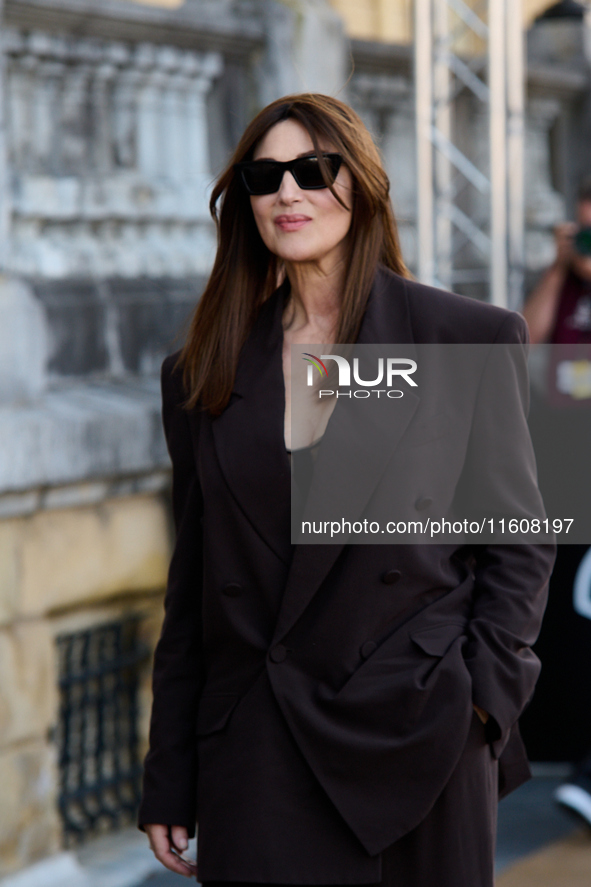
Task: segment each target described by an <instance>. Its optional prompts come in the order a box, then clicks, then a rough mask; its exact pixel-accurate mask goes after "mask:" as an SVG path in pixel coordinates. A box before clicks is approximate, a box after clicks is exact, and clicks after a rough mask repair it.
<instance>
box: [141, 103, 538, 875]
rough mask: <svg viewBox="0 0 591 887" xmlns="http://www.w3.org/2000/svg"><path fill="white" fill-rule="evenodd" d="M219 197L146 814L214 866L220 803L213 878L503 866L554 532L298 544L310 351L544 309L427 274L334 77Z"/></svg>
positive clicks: (170, 427) (185, 374)
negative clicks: (513, 304)
mask: <svg viewBox="0 0 591 887" xmlns="http://www.w3.org/2000/svg"><path fill="white" fill-rule="evenodd" d="M220 198H222V203H221V211H220V214H219V247H218V252H217V256H216V261H215V264H214V268H213V271H212V274H211V277H210V279H209V282H208V284H207V287H206V289H205V292H204V294H203V296H202V298H201V301H200V303H199V305H198V307H197V309H196V312H195V317H194V320H193V324H192V327H191V330H190V333H189V337H188V340H187V344H186V345H185V347H184V349H183V350H182V352H181V353H180V355H173V356H172V357H170V358H167V360H166V361H165V362H164V365H163V372H162V385H163V404H164V407H163V416H164V427H165V431H166V438H167V442H168V447H169V451H170V455H171V458H172V463H173V507H174V516H175V522H176V530H177V541H176V547H175V550H174V555H173V558H172V563H171V567H170V575H169V584H168V590H167V595H166V602H165V609H166V615H165V620H164V625H163V629H162V635H161V638H160V641H159V643H158V647H157V650H156V655H155V665H154V704H153V711H152V722H151V733H150V751H149V753H148V756H147V758H146V763H145V779H144V795H143V800H142V805H141V810H140V820H139V821H140V827H142V828H144V829H145V830H146V831H147V832H148V834H149V837H150V843H151V846H152V849H153V850H154V852H155V854H156V856H157V857H158V858H159V859H160V860H161V861H162V862H163V863H164V865H166V866H167V867H168V868H170V869H171V870H173V871H176V872H179V873H181V874H189V875H191V874H194V873H195V867H194V866H191V865H190V864H189V863H187V862H184V861H182V859H181V858H180V854H182V851H183V850H184V849H185V848H186V847H187V839H188V837H190V836H192V835H193V834H194V830H195V822H196V820H197V821H198V823H199V850H198V873H199V874H198V877H199V879H200V881H201V882H202V883H204V884H206V885H213V884H216V883H217V882H220V883H225V884H228V883H229V882H250V883H251V884H252V883H259V884H302V885H303V884H382V885H392V887H394V885H396V887H433V885H435V884H437V885H438V887H460V885H465V887H476V885H478V887H492V883H493V882H492V871H493V852H494V837H495V821H496V820H495V817H496V804H497V796H498V789H497V785H498V779H499V777H498V773H497V767H498V759H499V757H500V756H501V753H502V752H503V761H502V763H503V775H502V779H501V783H502V786H503V787H504V790H505V791H506V790H509V789H511V788H514V787H515V786H516V785H518V784H520V782H522V781H523V780H524V779H525V778H527V762H526V761H525V757H524V752H523V747H522V745H521V744H520V741H519V736H518V733H517V730H516V726H515V725H516V721H517V718H518V716H519V714H520V712H521V711H522V709H523V707H524V706H525V704H526V702H527V701H528V699H529V697H530V696H531V693H532V691H533V686H534V683H535V680H536V677H537V674H538V670H539V663H538V661H537V659H536V658H535V656H534V655H533V654H532V652H531V650H530V649H529V646H530V644H532V643H533V641H534V640H535V638H536V635H537V632H538V629H539V625H540V621H541V616H542V611H543V607H544V603H545V588H546V583H547V579H548V575H549V572H550V569H551V564H552V560H553V548H552V547H551V546H541V545H540V546H527V545H513V546H504V547H501V546H496V547H494V546H480V547H475V546H473V547H469V546H467V545H463V546H461V545H459V544H458V545H455V546H454V545H397V546H394V545H354V544H348V545H298V546H293V547H292V545H291V542H290V465H289V452H288V451H289V449H291V429H290V403H289V396H290V373H291V369H290V348H291V346H292V345H293V344H298V343H305V344H308V345H309V344H311V343H317V344H318V345H319V346H321V347H322V345H323V344H325V343H332V342H339V343H347V342H370V343H371V342H373V343H378V342H384V343H388V342H398V343H411V342H427V343H439V342H441V343H454V342H475V343H478V342H481V343H490V342H494V341H497V342H510V343H511V342H515V343H519V342H523V341H524V340H525V339H526V335H527V334H526V328H525V324H524V322H523V320H522V319H521V318H520V317H519V316H518V315H516V314H513V313H510V312H507V311H503V310H501V309H497V308H494V307H491V306H488V305H483V304H479V303H476V302H473V301H471V300H468V299H464V298H461V297H459V296H454V295H451V294H449V293H444V292H441V291H438V290H435V289H431V288H428V287H424V286H420V285H419V284H416V283H414V282H411V281H410V280H408V279H407V276H406V272H405V267H404V264H403V261H402V258H401V255H400V250H399V246H398V240H397V235H396V227H395V223H394V218H393V214H392V210H391V205H390V200H389V194H388V179H387V176H386V174H385V172H384V170H383V168H382V166H381V163H380V159H379V155H378V152H377V150H376V148H375V146H374V145H373V143H372V140H371V138H370V136H369V134H368V132H367V130H366V129H365V127H364V125H363V123H362V122H361V120H360V119H359V118H358V117H357V115H356V114H355V113H354V112H353V111H352V110H351V109H350V108H349V107H348V106H346V105H345V104H343V103H342V102H339V101H338V100H336V99H333V98H329V97H327V96H322V95H310V94H305V95H299V96H291V97H287V98H284V99H280V100H278V101H276V102H274V103H273V104H271V105H269V106H268V107H267V108H265V109H264V110H263V111H262V112H261V113H260V114H259V115H258V116H257V117H256V118H255V120H254V121H253V122H252V123H251V124H250V125H249V126H248V128H247V130H246V132H245V133H244V136H243V137H242V140H241V142H240V144H239V145H238V148H237V149H236V152H235V155H234V157H233V158H232V161H231V163H230V164H229V166H228V168H227V169H226V171H225V172H224V173H223V174H222V176H221V177H220V179H219V181H218V183H217V185H216V187H215V188H214V192H213V195H212V202H211V205H212V211H213V214H214V217H216V211H215V208H216V205H217V202H218V200H219V199H220ZM278 282H280V286H279V287H277V284H278ZM321 347H320V350H319V351H318V353H319V354H320V353H321ZM511 397H513V398H514V399H515V401H516V402H518V408H517V414H518V417H520V418H519V421H521V419H522V418H523V415H522V414H523V410H522V408H521V403H520V401H519V397H520V395H519V392H518V391H517V389H516V390H515V392H513V393H512V394H511ZM468 418H469V419H470V422H468V426H469V425H470V424H472V425H474V429H473V433H478V432H479V431H480V430H481V429H480V426H479V424H478V421H477V420H476V419H474V420H472V419H471V417H468ZM462 433H463V432H462ZM314 435H315V430H314V429H312V430H311V432H310V434H309V436H308V437H309V439H308V440H302V439H298V441H297V446H298V447H299V446H302V445H304V444H306V443H308V444H311V443H313V441H314ZM483 436H484V437H485V438H486V437H490V435H489V434H488V433H485V434H483ZM465 443H466V441H459V444H458V445H459V446H463V445H464V444H465ZM528 458H529V457H528V456H527V455H526V456H525V457H524V459H525V462H524V466H523V470H524V474H525V476H526V477H528V478H529V477H530V476H531V477H533V474H532V466H531V464H530V463H529V462H527V459H528ZM447 473H448V474H450V476H451V473H452V472H451V471H449V470H448V471H447ZM454 482H455V481H454ZM530 487H531V490H530V491H529V492H530V493H531V498H532V501H537V500H536V496H537V490H536V489H535V482H534V481H533V480H532V481H531V483H530ZM417 492H418V493H421V492H422V494H423V495H422V496H420V497H419V498H417V501H416V507H417V509H423V510H424V509H428V508H429V505H430V503H431V502H432V500H431V499H430V498H429V497H428V496H425V495H424V493H425V491H424V490H423V491H421V490H417ZM501 492H502V494H504V492H505V491H501ZM507 496H508V498H509V499H510V496H509V494H507Z"/></svg>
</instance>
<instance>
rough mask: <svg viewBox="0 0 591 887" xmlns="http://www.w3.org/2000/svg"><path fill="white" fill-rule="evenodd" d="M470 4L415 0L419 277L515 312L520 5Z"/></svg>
mask: <svg viewBox="0 0 591 887" xmlns="http://www.w3.org/2000/svg"><path fill="white" fill-rule="evenodd" d="M469 2H470V3H471V4H472V5H469V3H467V2H465V0H415V89H416V99H415V101H416V120H417V169H418V259H419V261H418V275H419V279H420V280H422V281H423V282H424V283H430V284H432V285H434V286H440V287H443V288H445V289H452V290H454V289H455V290H458V289H460V290H462V289H464V290H465V289H466V287H472V291H473V292H477V293H478V294H482V295H484V296H485V297H487V298H488V300H489V301H491V302H493V303H494V304H496V305H501V306H504V307H507V306H508V307H511V308H516V307H518V306H519V305H520V302H521V297H522V289H523V140H524V122H523V107H524V85H523V84H524V79H523V30H522V16H521V8H520V6H521V4H520V3H519V2H518V0H516V2H511V6H510V7H509V2H510V0H481V2H479V0H469ZM468 97H469V98H468ZM462 102H463V109H464V110H463V115H464V119H463V125H460V124H459V122H458V107H459V104H460V103H462ZM466 108H468V109H469V113H468V114H466ZM483 145H484V148H485V149H484V150H482V148H483Z"/></svg>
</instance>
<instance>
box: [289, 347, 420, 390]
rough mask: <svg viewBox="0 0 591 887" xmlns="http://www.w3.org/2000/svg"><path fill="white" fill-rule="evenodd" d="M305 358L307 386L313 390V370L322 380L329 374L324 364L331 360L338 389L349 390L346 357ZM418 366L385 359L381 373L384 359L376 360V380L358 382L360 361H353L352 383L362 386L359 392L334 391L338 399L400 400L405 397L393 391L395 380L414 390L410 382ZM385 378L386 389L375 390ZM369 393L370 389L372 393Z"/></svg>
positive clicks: (410, 361)
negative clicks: (399, 380)
mask: <svg viewBox="0 0 591 887" xmlns="http://www.w3.org/2000/svg"><path fill="white" fill-rule="evenodd" d="M304 355H305V356H304V357H303V358H302V360H305V361H306V362H307V363H308V378H307V384H308V386H310V387H311V386H312V385H313V384H314V367H316V369H317V370H318V372H319V373H320V375H321V376H322V377H327V376H328V370H327V368H326V364H325V363H324V361H325V360H334V361H335V362H336V364H337V367H338V371H339V382H338V384H339V388H350V387H351V365H350V363H349V361H348V360H347V358H346V357H342V356H341V355H340V354H321V355H320V357H317V356H316V355H315V354H310V353H309V352H307V351H305V352H304ZM416 369H417V362H416V361H415V360H411V359H410V358H409V357H387V358H386V363H385V370H384V358H383V357H380V358H378V369H377V376H376V378H375V379H371V380H368V379H361V378H360V374H359V358H358V357H354V358H353V380H354V382H355V383H356V384H357V385H361V386H363V387H362V388H358V389H355V390H353V391H337V392H336V396H337V397H351V396H353V397H361V398H365V397H371V395H372V394H375V395H376V396H377V397H379V396H380V395H381V394H385V395H386V397H390V398H399V397H403V396H404V391H401V390H400V389H399V388H394V387H393V384H394V379H395V378H396V379H403V380H404V381H405V382H406V383H407V384H408V385H410V386H411V387H412V388H416V387H417V383H416V382H415V380H414V379H412V378H411V376H412V374H413V373H415V372H416ZM384 376H385V377H386V379H385V381H386V385H387V388H378V387H377V386H378V385H380V384H382V382H383V380H384ZM369 389H372V390H371V391H370V390H369ZM334 394H335V392H334V391H332V390H323V389H322V390H320V391H319V392H318V397H319V398H322V397H323V396H324V397H330V396H332V395H334Z"/></svg>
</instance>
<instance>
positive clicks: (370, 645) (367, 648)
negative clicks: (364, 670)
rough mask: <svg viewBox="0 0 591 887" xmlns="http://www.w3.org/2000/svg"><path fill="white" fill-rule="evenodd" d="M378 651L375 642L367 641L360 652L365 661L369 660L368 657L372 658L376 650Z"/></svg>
mask: <svg viewBox="0 0 591 887" xmlns="http://www.w3.org/2000/svg"><path fill="white" fill-rule="evenodd" d="M377 649H378V645H377V644H376V642H375V641H366V642H365V643H364V644H362V645H361V648H360V650H359V652H360V653H361V655H362V656H363V658H364V659H367V657H368V656H371V654H372V653H373V651H374V650H377Z"/></svg>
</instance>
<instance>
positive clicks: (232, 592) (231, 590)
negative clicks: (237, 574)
mask: <svg viewBox="0 0 591 887" xmlns="http://www.w3.org/2000/svg"><path fill="white" fill-rule="evenodd" d="M222 592H223V594H227V595H228V597H238V595H239V594H242V586H241V585H238V583H237V582H228V584H227V585H224V587H223V588H222Z"/></svg>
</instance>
